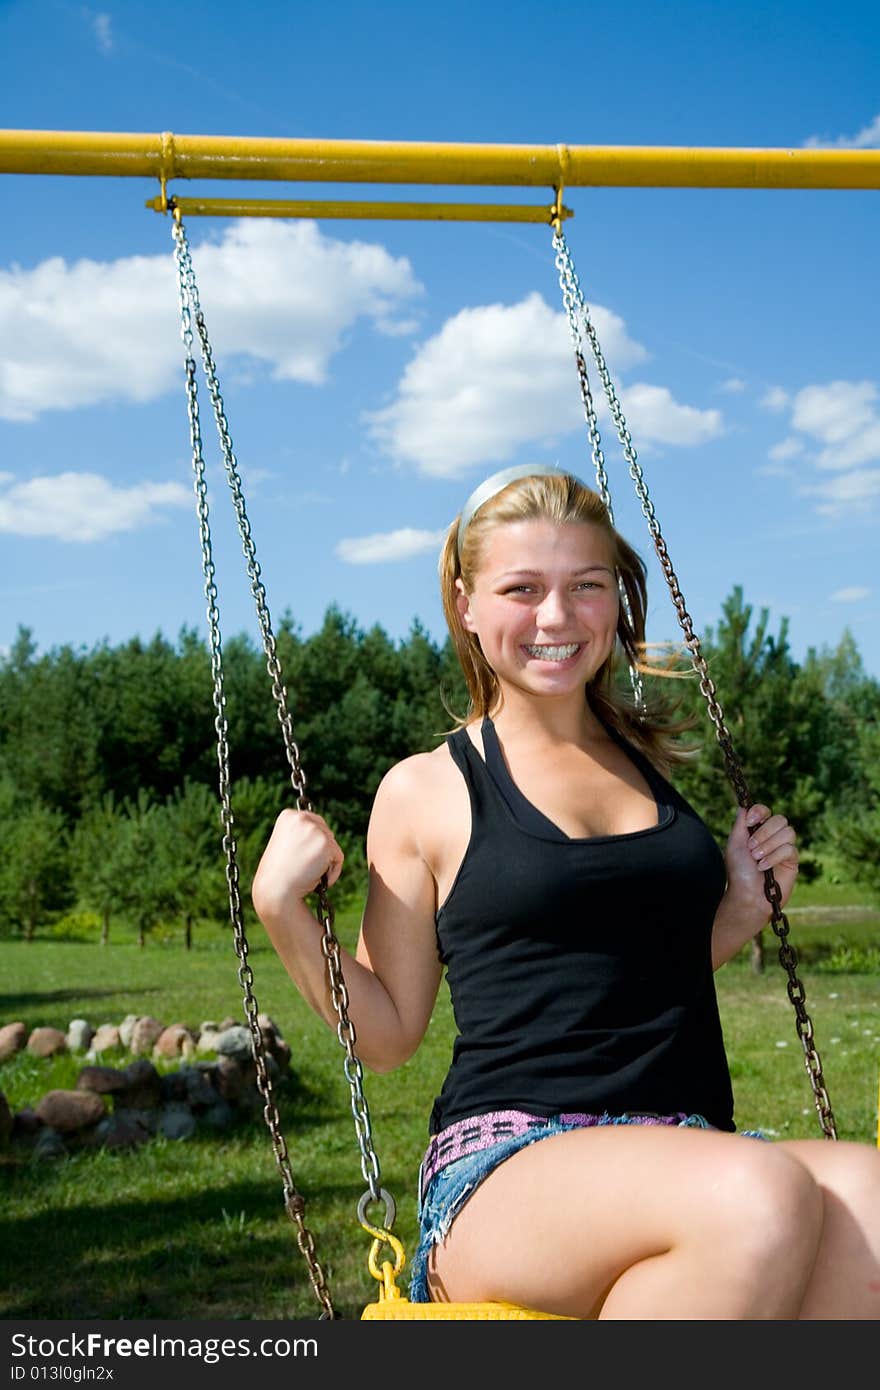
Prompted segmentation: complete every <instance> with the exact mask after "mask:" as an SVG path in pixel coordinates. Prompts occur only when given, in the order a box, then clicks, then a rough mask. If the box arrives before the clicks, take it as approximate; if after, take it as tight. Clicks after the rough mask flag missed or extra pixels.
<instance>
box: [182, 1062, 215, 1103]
mask: <svg viewBox="0 0 880 1390" xmlns="http://www.w3.org/2000/svg"><path fill="white" fill-rule="evenodd" d="M213 1070H214V1064H213V1062H208V1063H204V1062H203V1063H202V1064H201V1065H200V1066H197V1067H192V1066H188V1065H187V1066H182V1067H181V1068H180V1075H181V1076H183V1077H184V1078H185V1079H186V1098H187V1101H188V1102H189V1104H190V1105H191V1106H192V1108H193V1110H206V1109H207V1108H208V1106H209V1105H213V1104H214V1102H215V1101H216V1099H217V1088H216V1087H215V1086H214V1084H213V1081H212V1079H211V1078H212V1074H213Z"/></svg>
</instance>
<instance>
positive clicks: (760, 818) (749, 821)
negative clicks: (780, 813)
mask: <svg viewBox="0 0 880 1390" xmlns="http://www.w3.org/2000/svg"><path fill="white" fill-rule="evenodd" d="M769 816H770V807H769V806H762V805H761V803H760V802H758V803H757V804H756V805H755V806H750V807H749V809H748V811H747V812H746V825H747V826H748V828H749V830H756V829H757V827H758V826H759V825H763V823H764V821H765V820H767V819H769Z"/></svg>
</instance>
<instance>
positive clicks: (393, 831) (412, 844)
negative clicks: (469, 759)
mask: <svg viewBox="0 0 880 1390" xmlns="http://www.w3.org/2000/svg"><path fill="white" fill-rule="evenodd" d="M467 810H468V801H467V790H466V787H464V783H463V780H462V774H460V773H459V771H457V769H456V766H455V763H453V760H452V758H450V756H449V749H448V748H446V744H445V742H443V744H441V745H439V746H438V748H435V749H432V751H431V752H430V753H413V755H412V756H409V758H403V759H402V760H400V762H399V763H395V766H393V767H391V769H389V770H388V771H386V773H385V776H384V777H382V780H381V783H380V785H378V788H377V792H375V799H374V802H373V815H371V817H370V831H368V837H367V838H368V849H370V848H371V849H374V851H377V852H380V853H381V851H382V845H386V844H388V841H389V840H393V841H396V844H398V845H400V847H402V845H407V847H409V848H410V851H413V852H416V853H418V856H420V858H421V859H424V862H425V863H427V865H428V866H430V867H431V870H432V872H434V873H435V872H437V869H438V860H439V859H442V858H443V856H445V842H446V838H448V835H449V830H450V827H452V826H455V824H456V823H460V821H462V820H463V819H464V820H467Z"/></svg>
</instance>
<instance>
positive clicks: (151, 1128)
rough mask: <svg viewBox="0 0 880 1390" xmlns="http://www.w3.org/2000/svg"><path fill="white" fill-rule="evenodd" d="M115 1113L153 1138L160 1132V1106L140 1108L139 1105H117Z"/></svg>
mask: <svg viewBox="0 0 880 1390" xmlns="http://www.w3.org/2000/svg"><path fill="white" fill-rule="evenodd" d="M113 1114H114V1115H116V1116H117V1117H118V1118H119V1119H120V1120H125V1121H126V1122H127V1123H128V1124H131V1125H134V1126H136V1127H137V1128H139V1129H142V1130H143V1131H144V1132H145V1133H146V1134H148V1135H149V1136H150V1137H151V1138H152V1136H153V1135H154V1134H158V1132H159V1107H158V1106H150V1107H148V1108H146V1109H139V1108H138V1107H137V1106H127V1105H117V1106H116V1107H115V1108H114V1110H113Z"/></svg>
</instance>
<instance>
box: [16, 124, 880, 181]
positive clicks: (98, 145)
mask: <svg viewBox="0 0 880 1390" xmlns="http://www.w3.org/2000/svg"><path fill="white" fill-rule="evenodd" d="M0 173H6V174H76V175H104V176H123V177H140V178H144V177H146V178H150V177H152V178H156V179H160V178H164V179H166V180H168V179H267V180H277V179H282V180H306V181H311V182H323V183H337V182H338V183H378V184H384V183H425V184H448V185H450V186H453V185H462V184H484V185H508V186H532V187H534V186H537V185H544V186H546V187H550V188H555V187H557V186H558V185H559V183H560V182H562V183H563V184H564V185H565V187H567V188H568V187H571V188H578V187H602V186H607V187H653V188H659V187H666V188H850V189H851V188H880V150H813V149H713V148H708V149H705V148H704V149H690V148H687V147H678V146H637V145H483V144H443V143H439V142H438V143H428V142H423V141H409V142H407V141H383V140H280V139H260V138H253V137H239V136H226V135H174V134H172V133H171V132H169V131H166V132H164V133H162V134H158V135H138V134H112V133H107V132H88V131H85V132H80V131H51V130H48V131H47V130H5V131H0Z"/></svg>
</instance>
